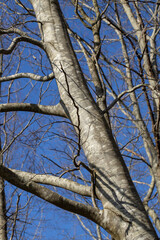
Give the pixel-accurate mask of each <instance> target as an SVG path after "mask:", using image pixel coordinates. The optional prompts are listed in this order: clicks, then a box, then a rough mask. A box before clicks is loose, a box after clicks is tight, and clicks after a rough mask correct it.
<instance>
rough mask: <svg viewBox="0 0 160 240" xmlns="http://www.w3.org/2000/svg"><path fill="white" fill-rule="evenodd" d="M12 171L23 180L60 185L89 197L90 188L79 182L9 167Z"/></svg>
mask: <svg viewBox="0 0 160 240" xmlns="http://www.w3.org/2000/svg"><path fill="white" fill-rule="evenodd" d="M10 170H11V171H12V172H14V173H15V174H17V175H18V176H20V177H21V178H23V179H25V181H28V182H30V181H32V182H35V183H40V184H45V185H51V186H54V187H60V188H63V189H66V190H69V191H72V192H74V193H77V194H80V195H82V196H87V197H91V188H90V187H89V186H85V185H82V184H79V183H77V182H74V181H71V180H69V179H65V178H60V177H55V176H52V175H48V174H35V173H28V172H25V171H20V170H15V169H10Z"/></svg>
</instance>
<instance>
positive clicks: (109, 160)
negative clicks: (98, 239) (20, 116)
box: [30, 0, 158, 240]
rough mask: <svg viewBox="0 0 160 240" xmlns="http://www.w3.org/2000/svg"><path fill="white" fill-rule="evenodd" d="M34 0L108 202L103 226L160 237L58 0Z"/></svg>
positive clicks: (64, 97) (63, 92)
mask: <svg viewBox="0 0 160 240" xmlns="http://www.w3.org/2000/svg"><path fill="white" fill-rule="evenodd" d="M30 2H31V3H32V5H33V8H34V11H35V14H36V18H37V21H38V22H39V27H40V31H41V34H42V40H43V44H44V48H45V51H46V53H47V55H48V57H49V60H50V62H51V65H52V67H53V70H54V74H55V77H56V80H57V84H58V88H59V92H60V97H61V101H62V102H63V104H64V106H65V109H66V114H67V115H69V117H70V120H71V121H72V123H73V124H74V125H75V126H76V127H75V129H76V131H77V133H78V134H80V140H81V146H82V147H83V150H84V152H85V155H86V157H87V159H88V162H89V165H90V167H91V168H92V169H93V170H94V171H95V172H96V194H97V196H98V198H99V199H100V200H101V201H102V204H103V211H102V221H101V226H102V227H103V228H104V229H106V230H107V231H108V232H109V233H110V234H111V235H112V236H113V237H114V239H126V240H133V239H137V240H138V239H144V240H150V239H158V238H157V236H156V233H155V231H154V229H153V227H152V224H151V222H150V220H149V218H148V216H147V214H146V212H145V209H144V207H143V204H142V202H141V200H140V198H139V196H138V194H137V191H136V189H135V187H134V185H133V183H132V181H131V178H130V176H129V173H128V169H127V167H126V165H125V163H124V161H123V159H122V156H121V154H120V152H119V149H118V147H117V145H116V143H115V141H114V138H113V136H112V133H111V131H110V128H109V126H108V123H107V122H106V120H105V118H104V116H103V115H102V113H101V111H100V109H99V108H98V106H97V105H96V103H95V101H94V99H93V98H92V96H91V94H90V92H89V89H88V87H87V85H86V81H85V79H84V76H83V74H82V71H81V69H80V66H79V64H78V61H77V59H76V56H75V54H74V51H73V48H72V45H71V42H70V39H69V36H68V33H67V30H66V24H65V20H64V18H63V15H62V12H61V9H60V7H59V4H58V1H57V0H43V1H42V0H40V1H38V2H37V1H35V0H30ZM88 218H89V216H88ZM95 222H96V216H95Z"/></svg>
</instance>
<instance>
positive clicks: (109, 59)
mask: <svg viewBox="0 0 160 240" xmlns="http://www.w3.org/2000/svg"><path fill="white" fill-rule="evenodd" d="M29 2H30V5H29ZM29 2H26V1H20V0H18V1H15V3H14V1H13V3H14V5H13V9H12V7H9V6H7V1H6V2H5V3H4V4H2V5H3V6H4V9H5V8H6V6H7V9H8V14H9V15H10V18H12V19H10V20H9V22H8V25H6V26H5V21H4V23H2V27H1V28H0V33H1V35H2V40H4V41H6V43H7V44H9V46H8V48H7V46H6V45H7V44H6V43H5V44H4V47H2V48H1V49H0V53H1V54H3V55H6V57H7V56H8V55H10V54H11V55H12V58H13V61H14V62H15V61H17V60H18V57H17V56H19V59H20V58H21V63H20V62H17V69H16V73H13V71H15V68H10V71H8V72H6V69H7V68H6V66H7V63H6V62H5V61H4V75H3V76H2V77H0V82H1V83H2V82H3V84H4V91H5V88H6V87H7V88H8V92H9V93H10V97H9V100H8V102H7V103H3V104H0V112H8V114H9V112H18V111H25V112H32V113H33V114H32V115H31V117H30V119H29V120H28V123H27V124H26V125H24V123H23V124H21V127H22V129H21V130H20V131H19V128H16V126H17V125H14V128H15V130H14V134H13V136H10V135H8V136H9V137H8V138H7V134H6V131H7V130H5V131H4V146H3V149H2V154H5V153H6V151H7V150H8V149H9V148H10V147H11V146H13V144H20V143H19V142H20V141H18V140H17V139H18V138H19V139H20V137H21V136H23V133H24V132H25V130H26V129H29V128H30V129H31V130H26V131H29V133H30V134H31V135H32V132H33V129H34V127H35V126H36V127H37V125H38V126H40V128H41V130H40V131H39V132H38V130H37V131H35V132H34V134H33V135H35V136H34V140H33V141H30V140H31V139H29V141H30V142H32V144H33V146H32V148H34V142H36V144H35V146H36V147H37V146H38V145H40V144H42V143H41V141H42V140H43V139H44V148H45V146H46V143H45V138H44V135H45V134H46V133H47V134H48V135H47V136H48V138H50V136H51V135H52V134H53V133H52V131H51V132H50V129H51V128H52V127H53V126H52V125H53V124H52V123H50V124H48V123H46V120H44V123H43V124H44V125H43V126H45V124H46V125H47V126H49V127H48V128H47V130H45V129H44V131H43V130H42V129H43V127H42V125H41V123H42V122H43V121H41V120H39V119H38V117H37V118H35V117H36V116H35V115H36V114H44V115H51V116H57V117H60V118H62V121H63V124H65V122H66V124H67V125H69V124H71V125H72V126H73V128H74V131H75V135H76V136H73V139H72V143H71V142H69V138H67V137H66V139H65V140H66V141H68V144H70V148H71V152H72V156H71V159H72V162H73V165H72V168H70V169H65V164H64V163H62V165H61V166H60V164H59V162H58V163H57V161H56V163H55V162H54V164H55V165H56V167H60V168H61V169H62V170H64V171H63V173H61V175H59V177H57V176H55V175H52V174H55V173H53V172H54V168H53V169H52V171H53V172H52V171H51V170H50V171H51V172H52V174H46V171H45V174H44V172H40V168H39V171H38V173H37V170H36V171H35V172H34V170H33V169H32V171H31V170H30V169H29V168H27V165H26V166H25V167H26V171H22V170H21V169H14V168H13V167H12V163H11V166H8V164H7V165H6V166H5V165H4V164H1V166H0V176H1V177H2V178H3V179H5V180H6V181H8V182H9V183H10V184H12V185H14V186H16V187H18V188H20V189H22V190H25V191H26V192H29V193H32V194H33V195H35V196H38V197H39V198H41V199H43V200H45V201H47V202H49V203H52V204H54V205H55V206H57V207H60V208H62V209H64V210H67V211H70V212H72V213H76V214H79V215H81V216H83V217H85V218H87V219H89V220H91V221H93V222H95V223H96V224H97V225H98V226H100V227H102V228H103V229H104V230H106V231H107V232H108V233H109V234H111V236H112V238H113V239H115V240H116V239H117V240H118V239H120V240H121V239H126V240H127V239H129V240H132V239H141V240H142V239H145V240H147V239H148V240H149V239H158V237H157V235H156V231H155V229H154V227H153V225H152V223H151V218H152V222H153V224H154V225H155V227H156V229H157V230H160V222H159V219H158V214H156V213H158V211H157V209H156V210H155V209H153V208H150V205H149V201H150V200H152V201H153V204H155V207H156V206H157V205H156V204H157V202H156V201H157V195H159V196H160V164H159V163H160V137H159V116H160V112H159V107H160V104H159V88H158V87H159V79H158V76H159V70H158V60H159V55H158V44H159V41H158V40H157V38H158V35H159V28H158V25H159V5H160V3H159V1H157V2H156V1H154V2H151V1H149V2H148V1H145V2H144V1H131V2H129V1H125V0H120V1H98V0H92V1H78V0H72V1H71V5H69V6H68V9H70V11H73V10H74V11H75V15H76V17H75V18H76V21H77V26H78V27H79V28H80V26H81V28H82V33H80V34H79V33H78V32H76V30H74V29H73V27H72V24H70V22H69V21H68V23H67V22H66V20H65V17H64V16H63V13H62V11H61V8H60V5H59V2H58V1H57V0H39V1H36V0H29ZM146 3H147V7H148V8H146V5H145V4H146ZM14 6H15V8H14ZM68 11H69V10H68ZM19 16H21V18H20V17H19ZM70 16H71V12H70V13H69V14H68V18H70ZM10 21H11V22H10ZM35 22H37V23H38V26H39V31H40V35H39V33H38V32H37V30H36V25H35ZM80 22H81V23H80ZM81 24H82V25H81ZM83 30H84V33H85V31H86V36H87V34H88V37H86V38H84V35H85V34H83ZM69 34H70V35H71V37H72V39H73V46H74V48H73V46H72V43H71V40H70V37H69ZM107 35H109V36H113V37H111V38H109V37H108V36H107ZM106 36H107V37H106ZM90 39H91V40H90ZM116 42H118V43H116ZM107 44H109V45H113V49H112V50H110V51H111V52H109V49H108V47H107ZM32 46H34V47H35V53H39V52H40V56H41V58H40V60H41V64H39V62H40V61H38V62H37V65H40V67H41V70H40V68H38V69H34V70H35V72H34V73H28V72H27V67H26V69H25V68H24V66H22V67H21V66H20V64H22V65H23V62H24V61H26V62H27V59H26V58H24V57H23V54H24V56H25V57H26V56H27V54H28V58H29V59H32V60H35V61H37V59H36V56H34V55H33V54H32V53H33V51H34V50H33V49H32ZM28 49H29V50H28ZM74 49H75V50H74ZM76 49H78V51H76ZM116 49H117V50H116ZM42 51H44V52H45V53H46V56H47V58H48V60H49V62H50V65H51V68H52V70H53V73H54V74H53V73H50V74H49V75H48V76H44V77H41V76H40V75H38V73H39V72H40V71H42V72H43V69H42V67H43V64H42V62H43V53H42ZM107 51H108V53H107ZM115 51H117V53H116V54H115ZM76 52H77V55H76ZM78 52H80V57H79V55H78ZM16 54H18V55H16ZM82 57H85V60H84V62H85V64H86V63H87V65H88V70H89V72H90V74H89V73H88V71H86V70H85V68H83V67H84V66H83V64H82V63H81V59H80V58H82ZM14 58H15V60H14ZM44 58H45V57H44ZM6 59H7V58H6ZM11 61H12V59H11ZM29 61H30V60H29ZM46 69H47V67H46ZM22 70H23V73H22V72H21V71H22ZM83 70H84V71H83ZM24 78H29V79H33V80H35V81H37V82H39V81H40V82H42V84H41V85H38V84H37V85H36V87H34V86H33V85H32V91H33V94H32V96H31V94H30V91H31V90H30V88H29V87H28V86H27V87H25V86H24V85H22V86H21V85H20V87H21V88H22V89H23V94H24V93H25V94H26V96H25V97H24V98H23V96H19V98H20V101H18V97H17V102H14V101H15V99H16V98H15V97H14V96H13V95H14V94H17V92H20V91H21V89H20V88H19V91H18V90H17V89H16V90H14V89H15V88H14V87H13V86H12V85H13V84H14V82H15V81H16V80H17V79H22V80H23V79H24ZM53 78H55V80H56V84H57V87H58V93H59V96H58V98H59V99H60V100H59V102H58V103H57V104H56V105H53V104H52V103H53V101H51V102H52V103H51V104H50V105H45V104H46V102H47V100H45V101H44V100H43V95H44V94H45V93H46V92H47V90H48V89H50V91H51V90H52V88H53V85H52V86H50V85H49V84H48V86H47V88H45V87H44V86H43V83H46V82H48V81H51V80H52V79H53ZM9 81H12V83H11V84H10V85H7V82H9ZM53 81H54V80H52V81H51V82H52V83H53ZM11 87H12V91H11ZM54 87H55V86H54ZM33 89H34V90H33ZM27 91H28V92H27ZM26 92H27V93H26ZM29 95H30V96H29ZM2 96H3V99H4V101H5V100H6V96H5V93H4V95H2ZM12 96H13V97H12ZM28 96H29V97H28ZM110 96H112V97H113V98H114V100H113V101H112V100H111V97H110ZM31 97H32V99H33V100H32V102H29V103H28V102H27V101H29V100H30V98H31ZM38 97H39V99H38ZM50 97H52V98H53V96H52V95H50V96H49V97H48V98H50ZM37 99H38V103H37V104H36V103H33V101H37ZM26 100H27V101H26ZM43 101H44V105H42V102H43ZM143 101H145V105H144V108H142V107H141V106H142V103H143ZM146 112H147V114H146ZM8 116H9V117H8V120H6V124H7V126H8V125H9V123H10V121H9V120H10V119H12V121H13V120H14V118H13V117H10V115H8ZM38 116H39V115H38ZM50 119H51V118H50ZM122 120H123V121H122ZM15 124H17V122H16V123H15ZM36 124H37V125H36ZM57 124H58V122H57ZM116 125H117V127H116ZM60 126H61V128H62V125H60ZM119 126H120V127H119ZM19 127H20V126H19ZM10 128H11V127H10ZM133 128H134V131H133V132H132V131H131V130H130V129H133ZM8 129H9V128H8ZM119 129H120V130H119ZM64 131H65V133H67V130H64ZM119 131H120V133H119ZM12 132H13V130H12ZM121 132H123V134H124V135H127V137H126V140H127V142H125V140H124V139H123V136H122V133H121ZM132 133H134V137H133V136H132ZM54 135H56V136H59V137H60V138H61V137H62V136H60V135H59V134H58V133H57V132H55V133H54ZM69 135H72V134H71V133H69ZM128 135H129V136H130V139H129V138H128ZM28 136H30V135H29V134H28ZM69 137H70V136H69ZM24 139H25V137H21V139H20V140H21V142H24ZM25 141H26V142H27V143H26V144H28V146H30V144H29V141H28V140H27V138H26V139H25ZM37 142H38V144H37ZM24 144H25V143H24ZM49 144H51V143H49ZM121 144H122V145H121ZM140 144H141V146H140ZM133 146H134V149H133ZM138 147H140V148H141V149H140V150H139V149H138ZM55 148H58V146H55ZM59 151H60V150H59ZM61 151H63V153H66V154H67V152H65V149H61ZM83 152H84V155H85V157H83V160H82V158H81V154H82V155H83ZM45 154H47V153H46V152H45ZM45 154H44V153H43V154H42V155H43V157H44V158H46V159H49V157H48V156H46V155H45ZM143 155H144V156H143ZM62 156H63V155H62ZM85 158H86V159H87V161H85V160H84V159H85ZM128 159H131V161H130V162H129V164H128ZM134 161H135V162H136V163H137V162H140V164H141V162H143V170H144V172H143V174H144V175H145V173H146V172H147V173H146V174H149V172H150V176H149V177H147V175H145V180H146V181H148V180H149V179H152V181H151V184H150V185H149V188H148V189H147V190H146V192H145V196H142V199H141V198H140V195H139V194H138V192H137V190H136V188H135V186H134V183H133V180H134V178H135V177H134V173H135V171H138V168H140V167H141V165H139V166H138V167H137V165H136V164H135V162H134ZM24 165H25V164H24ZM135 165H136V166H135ZM43 168H44V169H45V165H44V166H43ZM44 169H43V171H44ZM128 169H129V170H130V173H129V170H128ZM76 170H77V171H83V170H85V171H86V172H87V173H88V175H90V176H91V182H90V185H84V184H82V178H81V179H80V181H79V180H77V182H76V181H73V180H72V179H69V178H68V179H67V178H65V177H64V176H65V174H67V176H70V175H69V173H71V176H72V177H73V176H74V177H75V175H73V174H72V173H73V172H74V171H76ZM47 173H49V169H48V170H47ZM132 174H133V175H132ZM78 176H79V175H78V174H77V176H76V177H75V179H77V178H78ZM131 177H132V178H131ZM137 179H138V180H139V177H137ZM137 179H136V180H137ZM141 179H142V181H143V177H142V176H141ZM84 182H85V181H84ZM84 182H83V183H84ZM137 182H138V181H137ZM45 185H51V186H56V187H60V188H63V189H65V190H66V192H67V190H69V191H72V192H74V193H76V194H79V195H80V196H87V197H88V198H90V199H92V205H91V204H87V203H86V204H85V203H84V202H80V201H78V200H76V199H75V200H73V199H71V198H69V197H67V193H66V195H62V194H60V192H59V193H57V192H56V191H53V190H52V189H51V188H49V187H47V186H45ZM138 191H139V192H140V191H142V189H141V188H138ZM143 194H144V192H143ZM142 200H143V202H142ZM96 201H98V203H99V204H101V207H98V206H99V205H97V204H96Z"/></svg>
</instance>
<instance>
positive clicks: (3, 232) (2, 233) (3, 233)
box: [0, 54, 7, 240]
mask: <svg viewBox="0 0 160 240" xmlns="http://www.w3.org/2000/svg"><path fill="white" fill-rule="evenodd" d="M1 76H2V55H1V54H0V77H1ZM0 99H1V83H0ZM1 164H3V154H2V146H1V130H0V165H1ZM0 239H2V240H7V220H6V199H5V191H4V179H3V178H2V177H0Z"/></svg>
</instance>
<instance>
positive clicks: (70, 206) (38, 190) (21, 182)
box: [0, 165, 102, 224]
mask: <svg viewBox="0 0 160 240" xmlns="http://www.w3.org/2000/svg"><path fill="white" fill-rule="evenodd" d="M0 176H1V177H3V178H4V179H5V180H6V181H8V182H9V183H11V184H13V185H14V186H16V187H18V188H20V189H23V190H25V191H27V192H30V193H32V194H34V195H36V196H37V197H39V198H41V199H43V200H45V201H47V202H49V203H51V204H54V205H55V206H57V207H60V208H62V209H64V210H67V211H70V212H72V213H76V214H80V215H81V216H83V217H87V218H88V219H90V220H92V221H94V222H96V223H98V224H101V221H102V216H101V211H100V210H98V209H96V208H94V207H91V206H89V205H88V206H86V205H85V204H83V203H80V202H76V201H73V200H70V199H68V198H65V197H63V196H61V195H59V194H58V193H56V192H53V191H51V190H49V189H48V188H46V187H44V186H41V185H39V184H37V183H35V182H33V181H32V180H30V181H28V180H27V179H26V178H25V176H23V177H22V176H20V175H19V174H16V173H15V172H13V171H11V170H10V169H8V168H6V167H4V166H3V165H0Z"/></svg>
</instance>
